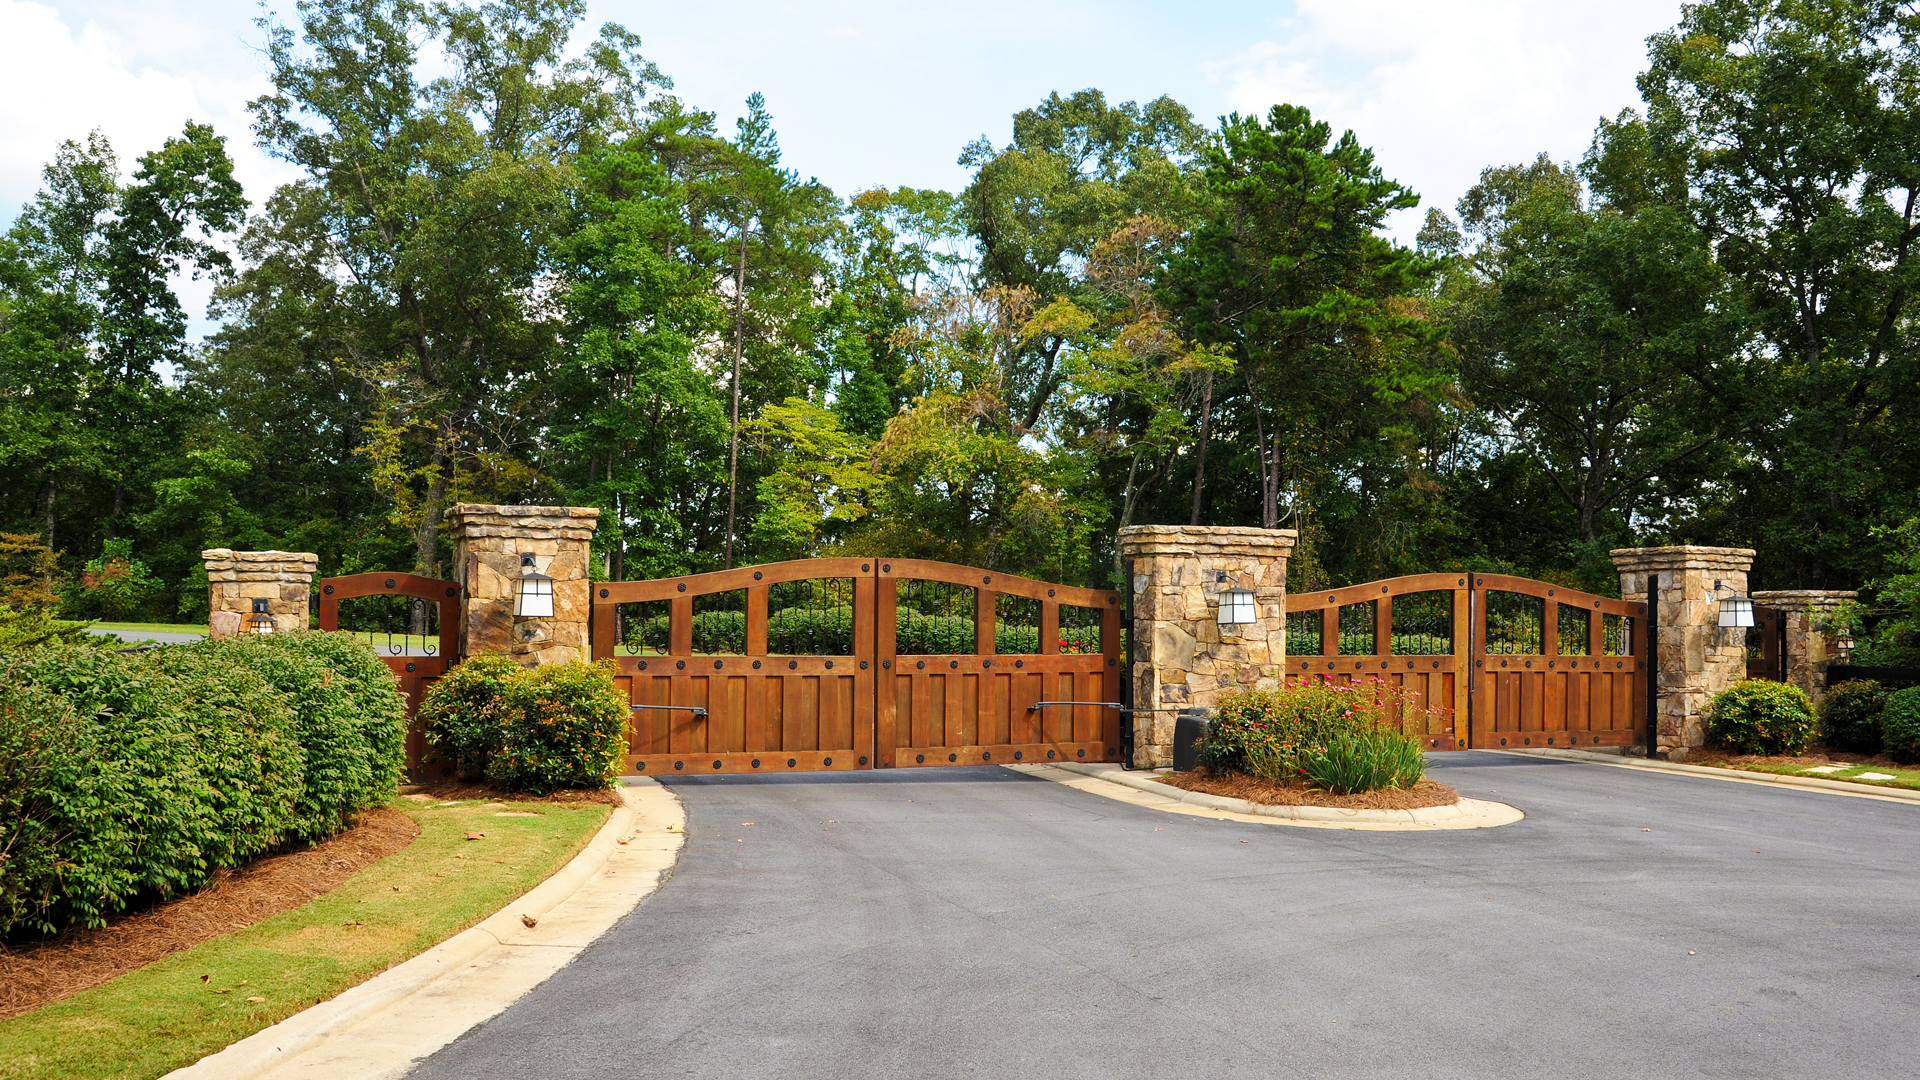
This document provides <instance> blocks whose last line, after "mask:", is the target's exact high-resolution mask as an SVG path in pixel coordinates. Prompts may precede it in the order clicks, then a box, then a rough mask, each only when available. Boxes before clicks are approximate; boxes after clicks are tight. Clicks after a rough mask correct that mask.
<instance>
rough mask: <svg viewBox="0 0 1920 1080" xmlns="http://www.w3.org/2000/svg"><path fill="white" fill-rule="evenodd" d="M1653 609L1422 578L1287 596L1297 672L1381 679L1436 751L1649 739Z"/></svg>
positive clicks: (1474, 578) (1510, 580)
mask: <svg viewBox="0 0 1920 1080" xmlns="http://www.w3.org/2000/svg"><path fill="white" fill-rule="evenodd" d="M1649 630H1650V624H1649V622H1648V618H1647V608H1646V605H1645V604H1642V603H1637V602H1628V601H1624V600H1614V599H1610V598H1607V597H1603V596H1595V595H1593V594H1591V593H1584V592H1579V591H1577V590H1574V589H1568V588H1564V587H1561V586H1558V585H1551V584H1548V583H1547V582H1544V581H1534V580H1531V579H1528V578H1517V577H1508V576H1505V575H1498V574H1458V573H1456V574H1417V575H1413V576H1409V577H1398V578H1390V579H1387V580H1384V581H1371V582H1367V583H1366V584H1364V585H1352V586H1348V587H1346V588H1340V589H1325V590H1320V591H1317V592H1304V593H1298V594H1289V595H1288V597H1287V672H1288V674H1289V675H1290V676H1294V677H1308V678H1318V679H1320V680H1322V681H1328V682H1335V683H1347V684H1352V683H1361V684H1368V683H1371V682H1372V681H1373V680H1379V681H1380V682H1382V683H1385V684H1387V685H1389V686H1391V687H1393V688H1395V689H1396V690H1397V691H1398V692H1399V693H1401V694H1403V695H1404V697H1405V699H1406V700H1408V701H1409V702H1410V703H1411V705H1412V706H1413V707H1412V708H1410V709H1408V710H1407V712H1406V713H1405V715H1404V719H1403V722H1404V724H1405V728H1404V730H1405V731H1406V733H1407V734H1409V735H1414V736H1417V737H1419V738H1421V739H1422V740H1423V741H1425V742H1426V743H1427V746H1428V749H1432V750H1464V749H1467V748H1469V747H1472V748H1475V749H1482V750H1486V749H1495V750H1497V749H1500V748H1502V747H1508V748H1524V747H1576V746H1631V745H1635V744H1637V743H1641V742H1644V741H1645V733H1646V714H1647V693H1646V689H1647V682H1646V679H1647V664H1646V660H1647V654H1648V652H1649V650H1648V649H1647V647H1646V641H1647V640H1648V638H1649V637H1650V634H1649Z"/></svg>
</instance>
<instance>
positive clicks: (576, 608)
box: [447, 503, 600, 667]
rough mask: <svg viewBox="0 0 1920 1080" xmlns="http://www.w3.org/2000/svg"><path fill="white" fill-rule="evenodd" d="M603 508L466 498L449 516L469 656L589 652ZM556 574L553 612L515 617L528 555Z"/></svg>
mask: <svg viewBox="0 0 1920 1080" xmlns="http://www.w3.org/2000/svg"><path fill="white" fill-rule="evenodd" d="M599 518H600V511H599V510H598V509H596V508H594V507H591V506H485V505H477V504H473V503H460V504H458V505H456V506H455V507H454V508H453V512H452V513H450V514H449V515H447V521H448V523H449V525H450V526H451V530H452V533H453V564H454V568H455V573H456V574H458V575H459V579H460V645H459V654H460V657H461V658H462V659H464V658H466V657H469V656H475V655H478V654H480V653H489V652H493V653H506V654H507V655H510V656H512V657H513V658H514V659H515V660H516V661H518V662H519V663H521V664H523V665H525V666H527V667H539V666H541V665H543V664H564V663H567V662H569V661H573V660H585V659H587V658H588V656H589V648H590V642H589V641H588V638H587V614H588V612H589V610H590V609H591V605H592V595H591V588H590V586H589V585H588V582H587V558H588V555H589V551H588V548H589V546H590V545H591V543H592V541H593V530H594V527H595V525H596V524H597V523H598V521H599ZM529 551H530V552H532V553H533V562H534V568H535V569H537V570H539V571H540V572H541V573H543V574H545V575H547V576H548V577H550V578H552V579H553V618H551V619H515V618H514V617H513V606H514V599H515V598H516V597H517V596H518V595H519V591H520V555H521V553H522V552H529Z"/></svg>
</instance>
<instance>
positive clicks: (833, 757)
mask: <svg viewBox="0 0 1920 1080" xmlns="http://www.w3.org/2000/svg"><path fill="white" fill-rule="evenodd" d="M1119 599H1120V598H1119V594H1117V593H1112V592H1101V591H1098V590H1090V589H1076V588H1070V587H1068V586H1063V585H1048V584H1046V583H1044V582H1036V581H1029V580H1027V579H1024V578H1017V577H1011V576H1007V575H1002V574H996V573H994V572H993V571H989V570H977V569H972V568H969V567H962V566H951V565H948V564H945V563H932V562H918V561H908V560H899V559H896V560H891V561H888V560H873V559H810V560H801V561H795V562H785V563H769V564H766V565H762V566H753V567H745V568H742V569H738V570H728V571H722V572H719V573H711V574H695V575H689V576H687V577H680V578H665V579H659V580H653V581H625V582H603V583H601V584H599V585H596V586H595V587H594V602H593V611H592V620H593V628H592V636H593V655H594V656H595V658H611V659H612V660H614V662H615V663H616V665H617V666H618V667H619V669H620V678H621V680H622V681H623V682H624V683H625V685H626V689H627V693H628V696H629V700H630V702H631V703H632V704H633V706H634V733H633V742H632V746H631V752H630V753H629V755H628V757H627V768H628V770H629V771H631V772H636V773H642V774H647V773H651V774H659V773H666V774H672V773H675V772H679V773H688V772H696V771H697V772H700V773H708V774H711V773H722V774H726V773H753V772H800V771H814V770H835V771H838V770H847V769H872V768H891V767H896V766H908V765H956V764H987V763H995V764H997V763H1000V762H1014V761H1048V760H1054V761H1059V760H1080V761H1096V760H1097V761H1111V760H1117V759H1118V754H1119V712H1118V709H1117V708H1115V707H1108V706H1109V705H1115V704H1117V702H1118V701H1119V690H1120V672H1119V645H1120V630H1119V625H1120V614H1119V611H1120V608H1119Z"/></svg>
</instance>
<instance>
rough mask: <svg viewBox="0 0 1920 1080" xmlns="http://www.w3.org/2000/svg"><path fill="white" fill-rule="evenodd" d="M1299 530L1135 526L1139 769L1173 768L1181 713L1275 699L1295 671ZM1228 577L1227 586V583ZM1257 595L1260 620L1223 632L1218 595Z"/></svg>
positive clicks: (1131, 539) (1126, 547) (1131, 546)
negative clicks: (1290, 656)
mask: <svg viewBox="0 0 1920 1080" xmlns="http://www.w3.org/2000/svg"><path fill="white" fill-rule="evenodd" d="M1297 537H1298V534H1297V533H1295V532H1294V531H1293V530H1291V529H1253V528H1240V527H1224V526H1223V527H1197V528H1196V527H1189V526H1177V525H1133V526H1129V527H1127V528H1124V529H1122V530H1120V551H1121V554H1122V556H1123V557H1124V558H1127V559H1130V560H1132V564H1133V581H1132V588H1133V626H1132V627H1131V629H1130V633H1131V634H1132V638H1133V641H1134V642H1135V645H1134V663H1133V670H1132V672H1130V677H1131V678H1132V679H1133V702H1134V707H1135V708H1136V709H1139V710H1147V709H1152V710H1158V711H1154V712H1145V711H1142V712H1136V713H1135V714H1134V718H1133V730H1134V764H1136V765H1140V766H1147V767H1157V766H1161V765H1168V764H1171V763H1172V761H1173V725H1174V720H1175V718H1176V716H1177V710H1179V709H1183V708H1189V707H1200V708H1207V707H1211V706H1212V705H1213V704H1214V703H1215V702H1216V701H1217V700H1218V699H1219V697H1220V695H1221V694H1222V693H1224V692H1226V691H1229V690H1236V689H1249V688H1251V689H1272V688H1274V687H1277V686H1279V685H1280V683H1281V681H1282V679H1283V678H1284V673H1285V671H1286V664H1287V640H1286V627H1287V556H1288V554H1289V553H1291V552H1292V550H1293V545H1294V541H1295V539H1297ZM1222 573H1224V574H1225V575H1226V580H1225V581H1221V580H1220V575H1221V574H1222ZM1237 588H1238V589H1249V590H1252V592H1253V594H1254V603H1255V607H1256V609H1257V613H1258V619H1257V621H1255V622H1254V623H1252V624H1249V625H1246V626H1234V627H1225V628H1223V627H1221V626H1220V624H1219V622H1218V613H1219V603H1220V594H1221V593H1222V592H1224V591H1226V590H1228V589H1237Z"/></svg>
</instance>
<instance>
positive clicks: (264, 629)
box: [247, 597, 276, 634]
mask: <svg viewBox="0 0 1920 1080" xmlns="http://www.w3.org/2000/svg"><path fill="white" fill-rule="evenodd" d="M275 629H276V628H275V627H274V625H273V615H272V613H271V612H269V611H268V610H267V601H266V599H265V598H264V597H257V598H255V599H254V601H253V614H251V615H249V616H247V633H249V634H271V633H273V632H274V630H275Z"/></svg>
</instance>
